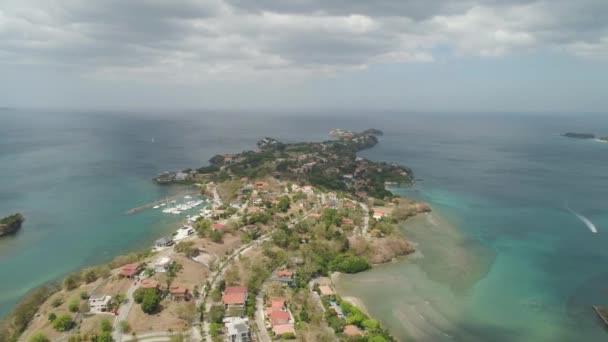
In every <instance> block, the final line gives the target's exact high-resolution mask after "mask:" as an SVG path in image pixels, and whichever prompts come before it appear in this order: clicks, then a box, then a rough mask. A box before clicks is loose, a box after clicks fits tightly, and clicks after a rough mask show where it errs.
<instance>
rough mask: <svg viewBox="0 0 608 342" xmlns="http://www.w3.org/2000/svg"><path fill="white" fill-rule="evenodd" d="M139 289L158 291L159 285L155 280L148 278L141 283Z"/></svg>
mask: <svg viewBox="0 0 608 342" xmlns="http://www.w3.org/2000/svg"><path fill="white" fill-rule="evenodd" d="M141 288H142V289H156V290H160V284H159V283H158V282H157V281H156V280H154V279H149V278H148V279H144V280H142V281H141Z"/></svg>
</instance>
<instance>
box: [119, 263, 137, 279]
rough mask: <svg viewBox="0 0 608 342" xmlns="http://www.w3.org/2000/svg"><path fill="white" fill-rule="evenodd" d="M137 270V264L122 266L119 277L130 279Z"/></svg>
mask: <svg viewBox="0 0 608 342" xmlns="http://www.w3.org/2000/svg"><path fill="white" fill-rule="evenodd" d="M137 268H138V265H137V264H127V265H124V266H123V267H122V268H121V269H120V275H121V276H125V277H127V278H132V277H133V276H134V275H136V274H137Z"/></svg>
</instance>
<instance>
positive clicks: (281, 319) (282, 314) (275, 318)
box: [270, 310, 291, 327]
mask: <svg viewBox="0 0 608 342" xmlns="http://www.w3.org/2000/svg"><path fill="white" fill-rule="evenodd" d="M290 319H291V316H290V315H289V312H286V311H283V310H273V311H272V312H271V313H270V324H271V325H272V326H273V327H274V326H275V325H281V324H289V320H290Z"/></svg>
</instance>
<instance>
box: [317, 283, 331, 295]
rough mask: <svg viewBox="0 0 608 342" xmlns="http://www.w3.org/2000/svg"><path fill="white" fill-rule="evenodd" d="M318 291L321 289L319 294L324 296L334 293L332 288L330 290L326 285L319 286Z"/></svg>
mask: <svg viewBox="0 0 608 342" xmlns="http://www.w3.org/2000/svg"><path fill="white" fill-rule="evenodd" d="M319 291H321V294H322V295H324V296H331V295H333V294H334V290H332V289H331V287H329V286H327V285H321V286H319Z"/></svg>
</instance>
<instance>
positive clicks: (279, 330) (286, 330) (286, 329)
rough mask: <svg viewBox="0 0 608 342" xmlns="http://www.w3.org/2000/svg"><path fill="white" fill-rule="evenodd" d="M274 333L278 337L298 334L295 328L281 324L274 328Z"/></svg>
mask: <svg viewBox="0 0 608 342" xmlns="http://www.w3.org/2000/svg"><path fill="white" fill-rule="evenodd" d="M272 332H273V333H274V334H275V335H277V336H282V335H285V334H293V335H295V334H296V330H295V329H294V328H293V325H291V324H279V325H275V326H273V327H272Z"/></svg>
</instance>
